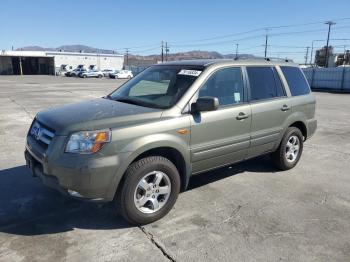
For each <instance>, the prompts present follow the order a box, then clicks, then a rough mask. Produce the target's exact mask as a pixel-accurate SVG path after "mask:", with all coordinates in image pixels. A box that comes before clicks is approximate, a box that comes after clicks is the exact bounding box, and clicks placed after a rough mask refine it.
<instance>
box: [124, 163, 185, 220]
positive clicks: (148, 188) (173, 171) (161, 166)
mask: <svg viewBox="0 0 350 262" xmlns="http://www.w3.org/2000/svg"><path fill="white" fill-rule="evenodd" d="M179 192H180V175H179V172H178V170H177V168H176V167H175V165H174V164H173V163H172V162H171V161H170V160H168V159H167V158H164V157H161V156H150V157H146V158H143V159H140V160H138V161H136V162H134V163H133V164H131V165H130V166H129V168H128V169H127V171H126V173H125V181H124V183H123V186H122V188H121V191H120V192H118V195H117V205H118V207H119V210H120V212H121V214H122V216H123V217H124V218H125V219H126V220H127V221H128V222H130V223H132V224H136V225H142V224H148V223H151V222H154V221H156V220H158V219H160V218H162V217H164V216H165V215H166V214H167V213H168V212H169V211H170V210H171V208H172V207H173V206H174V204H175V202H176V199H177V196H178V194H179Z"/></svg>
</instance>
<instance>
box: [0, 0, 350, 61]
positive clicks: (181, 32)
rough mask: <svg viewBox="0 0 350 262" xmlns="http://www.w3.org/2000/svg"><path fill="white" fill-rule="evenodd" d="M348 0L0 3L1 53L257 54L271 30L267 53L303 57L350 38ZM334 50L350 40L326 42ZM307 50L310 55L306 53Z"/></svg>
mask: <svg viewBox="0 0 350 262" xmlns="http://www.w3.org/2000/svg"><path fill="white" fill-rule="evenodd" d="M349 10H350V1H349V0H333V1H329V0H328V1H324V0H317V1H316V0H303V1H301V0H289V1H288V0H261V1H258V0H255V1H253V0H245V1H232V0H227V1H223V0H216V1H203V0H202V1H200V0H192V1H190V0H187V1H186V0H178V1H175V0H173V1H165V0H143V1H141V0H133V1H116V0H114V1H113V0H103V1H96V0H95V1H93V0H73V1H68V0H60V1H57V0H55V1H53V0H52V1H47V0H45V1H44V0H32V1H28V0H27V1H25V0H23V1H22V0H2V1H1V3H0V13H1V15H0V50H9V49H11V48H12V46H14V48H19V47H23V46H32V45H37V46H43V47H57V46H60V45H69V44H83V45H88V46H92V47H97V48H106V49H113V50H116V51H117V52H120V53H124V52H125V48H129V50H130V52H131V53H134V54H140V55H148V54H157V53H160V45H161V41H166V42H168V45H169V51H170V53H175V52H181V51H190V50H206V51H218V52H221V53H223V54H228V53H235V51H236V44H238V52H239V53H247V54H254V55H260V56H262V55H263V54H264V46H263V45H264V43H265V34H266V30H265V28H268V31H267V33H268V49H267V51H268V56H270V57H288V58H293V59H295V60H296V61H298V62H302V61H303V60H304V56H305V54H306V47H307V46H310V47H311V45H312V41H313V40H320V41H314V46H315V47H320V46H323V45H325V44H326V38H327V29H328V28H327V25H325V24H324V21H327V20H333V21H335V22H336V25H334V26H332V31H331V36H330V38H331V39H350V14H349V12H348V11H349ZM285 26H286V27H285ZM330 44H332V45H334V46H335V50H336V51H338V52H343V50H344V45H345V46H346V45H347V46H348V47H346V48H349V49H350V40H331V41H330ZM310 51H311V50H310V49H309V55H310Z"/></svg>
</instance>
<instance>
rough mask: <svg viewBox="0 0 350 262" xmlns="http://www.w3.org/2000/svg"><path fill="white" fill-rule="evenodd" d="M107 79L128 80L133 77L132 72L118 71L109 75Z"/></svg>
mask: <svg viewBox="0 0 350 262" xmlns="http://www.w3.org/2000/svg"><path fill="white" fill-rule="evenodd" d="M109 77H110V78H118V79H119V78H127V79H130V78H133V77H134V75H133V74H132V72H131V71H130V70H120V71H118V72H116V73H112V74H109Z"/></svg>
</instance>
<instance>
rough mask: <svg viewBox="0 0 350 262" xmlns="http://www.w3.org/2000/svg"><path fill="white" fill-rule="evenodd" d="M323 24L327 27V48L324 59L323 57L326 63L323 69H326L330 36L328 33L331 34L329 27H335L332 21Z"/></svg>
mask: <svg viewBox="0 0 350 262" xmlns="http://www.w3.org/2000/svg"><path fill="white" fill-rule="evenodd" d="M325 24H326V25H328V35H327V46H326V57H325V59H326V62H325V67H328V54H329V52H328V47H329V35H330V33H331V26H332V25H335V23H334V22H333V21H327V22H326V23H325Z"/></svg>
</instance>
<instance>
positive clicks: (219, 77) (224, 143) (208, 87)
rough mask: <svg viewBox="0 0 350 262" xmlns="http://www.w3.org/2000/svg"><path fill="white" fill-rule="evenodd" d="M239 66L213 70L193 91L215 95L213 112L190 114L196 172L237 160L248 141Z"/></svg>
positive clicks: (247, 113) (247, 112) (247, 116)
mask: <svg viewBox="0 0 350 262" xmlns="http://www.w3.org/2000/svg"><path fill="white" fill-rule="evenodd" d="M245 90H246V89H245V84H244V79H243V75H242V69H241V68H240V67H228V68H223V69H219V70H217V71H215V72H214V73H213V74H212V75H211V76H210V77H209V79H208V80H207V81H206V83H205V84H204V85H203V86H202V87H201V88H200V90H199V91H198V93H197V96H198V97H205V96H211V97H217V98H218V100H219V103H220V106H219V109H218V110H215V111H208V112H200V113H198V114H194V115H192V116H191V158H192V172H193V173H199V172H202V171H205V170H209V169H212V168H215V167H219V166H223V165H227V164H230V163H234V162H237V161H240V160H242V159H244V158H245V157H246V154H247V150H248V148H249V143H250V124H251V109H250V105H249V104H248V103H247V102H246V101H247V100H246V97H247V96H246V91H245Z"/></svg>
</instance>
